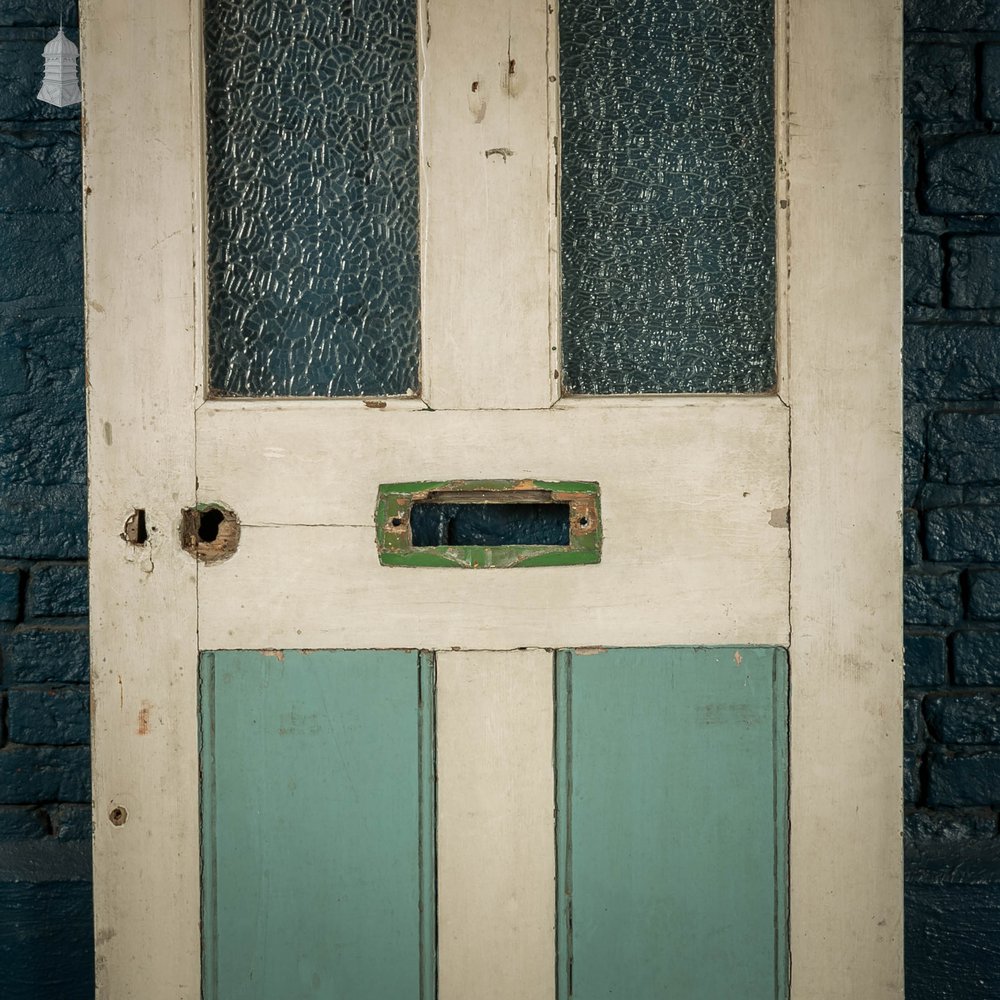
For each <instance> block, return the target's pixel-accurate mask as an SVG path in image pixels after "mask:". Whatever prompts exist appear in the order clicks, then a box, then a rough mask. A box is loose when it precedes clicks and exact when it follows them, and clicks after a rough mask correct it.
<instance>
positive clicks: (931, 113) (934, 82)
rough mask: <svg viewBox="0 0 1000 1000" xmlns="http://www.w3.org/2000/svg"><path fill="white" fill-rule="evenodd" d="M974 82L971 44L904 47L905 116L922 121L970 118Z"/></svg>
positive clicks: (920, 44)
mask: <svg viewBox="0 0 1000 1000" xmlns="http://www.w3.org/2000/svg"><path fill="white" fill-rule="evenodd" d="M974 79H975V77H974V74H973V64H972V46H971V45H937V44H924V43H919V44H913V45H907V46H906V50H905V55H904V58H903V83H904V103H903V109H904V114H905V115H906V116H907V117H908V118H917V119H920V120H923V121H958V120H964V119H969V118H972V84H973V80H974Z"/></svg>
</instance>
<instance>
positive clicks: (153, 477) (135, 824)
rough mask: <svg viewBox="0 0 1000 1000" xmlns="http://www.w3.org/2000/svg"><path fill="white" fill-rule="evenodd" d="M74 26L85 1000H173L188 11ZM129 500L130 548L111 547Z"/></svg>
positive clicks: (184, 761) (187, 306)
mask: <svg viewBox="0 0 1000 1000" xmlns="http://www.w3.org/2000/svg"><path fill="white" fill-rule="evenodd" d="M80 14H81V36H82V45H81V49H82V58H81V66H82V72H83V88H84V126H83V138H84V183H85V185H86V199H85V229H86V321H87V354H88V393H87V405H88V424H89V430H90V578H91V591H90V630H91V685H92V703H91V707H92V712H93V793H94V925H95V926H94V930H95V935H96V949H97V955H96V963H97V968H96V973H97V995H98V997H100V998H102V1000H125V998H131V997H143V998H145V1000H178V998H196V997H198V996H199V995H200V987H201V984H200V958H199V956H200V941H199V925H200V920H199V885H198V883H199V853H198V748H197V656H198V648H197V632H196V627H197V616H196V606H195V597H196V582H195V576H196V574H195V565H194V562H193V561H192V560H191V558H190V557H189V556H187V555H186V554H184V553H183V552H182V551H181V549H180V547H179V544H178V529H179V519H180V518H179V515H180V510H181V507H182V506H185V505H187V504H190V503H191V502H193V501H194V490H195V461H194V444H195V441H194V407H195V403H196V396H197V392H196V374H195V370H196V364H195V355H194V341H193V329H194V300H193V288H192V285H193V281H192V275H193V270H192V268H193V262H194V259H195V255H196V235H195V230H196V227H195V225H194V218H193V215H192V204H193V202H192V192H193V191H194V190H196V189H197V187H198V186H199V183H200V180H199V178H200V165H199V164H198V163H196V162H195V158H194V155H193V150H194V134H193V129H192V122H193V121H194V117H193V114H192V87H191V73H192V69H191V67H192V50H191V45H192V37H191V32H190V25H191V10H190V9H189V4H188V3H187V2H186V0H163V2H160V3H156V4H149V5H147V4H132V3H128V2H126V0H84V2H83V3H82V4H81V11H80ZM196 23H200V22H196ZM134 507H141V508H144V509H145V511H146V520H147V527H148V529H149V533H150V541H149V543H148V544H147V545H145V546H142V547H134V546H130V545H128V544H127V543H126V542H124V541H123V540H122V539H121V538H120V537H119V536H120V534H121V532H122V528H123V524H124V522H125V519H126V517H127V516H128V514H129V513H130V512H131V511H132V509H133V508H134ZM115 807H124V809H125V810H126V811H127V819H126V821H125V823H124V825H122V826H114V825H112V823H111V822H110V821H109V813H110V812H111V810H112V809H113V808H115Z"/></svg>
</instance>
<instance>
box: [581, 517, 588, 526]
mask: <svg viewBox="0 0 1000 1000" xmlns="http://www.w3.org/2000/svg"><path fill="white" fill-rule="evenodd" d="M588 524H590V521H589V520H588V519H587V518H585V517H581V518H580V527H581V528H586V527H587V525H588Z"/></svg>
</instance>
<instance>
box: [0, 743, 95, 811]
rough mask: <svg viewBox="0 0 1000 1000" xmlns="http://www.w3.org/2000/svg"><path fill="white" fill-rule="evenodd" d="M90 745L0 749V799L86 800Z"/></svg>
mask: <svg viewBox="0 0 1000 1000" xmlns="http://www.w3.org/2000/svg"><path fill="white" fill-rule="evenodd" d="M89 801H90V748H89V747H21V746H12V745H8V746H6V747H4V748H3V749H2V750H0V803H5V804H12V805H13V804H22V803H23V804H26V805H30V804H33V803H36V802H89Z"/></svg>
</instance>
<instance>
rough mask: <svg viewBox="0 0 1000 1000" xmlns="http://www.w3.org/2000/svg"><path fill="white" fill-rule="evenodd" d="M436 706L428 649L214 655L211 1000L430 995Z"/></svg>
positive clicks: (206, 661) (206, 979)
mask: <svg viewBox="0 0 1000 1000" xmlns="http://www.w3.org/2000/svg"><path fill="white" fill-rule="evenodd" d="M432 712H433V696H432V676H431V663H430V661H425V660H424V658H423V657H422V656H420V655H419V654H417V653H415V652H374V651H371V650H355V651H351V652H329V651H315V652H311V653H305V652H302V651H299V650H288V651H276V650H272V651H271V652H270V653H267V652H259V651H246V650H239V651H231V652H216V653H205V654H203V655H202V658H201V746H202V795H201V801H202V861H203V865H204V873H203V889H202V892H203V925H204V931H203V947H204V964H203V984H204V993H203V995H204V997H205V998H206V1000H275V998H277V997H281V998H282V1000H313V998H319V997H332V996H336V997H341V996H342V997H357V998H359V1000H360V998H364V997H371V998H373V1000H374V998H377V997H392V998H398V1000H407V998H412V1000H418V998H419V1000H432V998H433V996H434V993H433V982H434V893H433V885H434V857H433V850H434V847H433V845H434V813H433V769H432V744H431V740H432V739H433V729H432ZM429 987H430V990H429V991H428V988H429Z"/></svg>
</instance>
